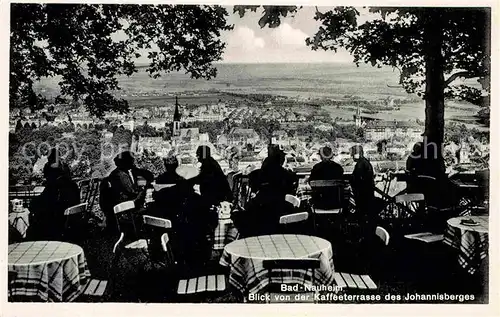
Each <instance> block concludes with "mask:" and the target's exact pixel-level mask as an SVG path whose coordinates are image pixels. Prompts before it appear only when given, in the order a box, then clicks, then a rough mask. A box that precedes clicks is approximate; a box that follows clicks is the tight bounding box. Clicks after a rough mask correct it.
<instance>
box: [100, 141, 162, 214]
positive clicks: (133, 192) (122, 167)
mask: <svg viewBox="0 0 500 317" xmlns="http://www.w3.org/2000/svg"><path fill="white" fill-rule="evenodd" d="M114 161H115V165H116V169H114V170H113V171H112V172H111V173H110V174H109V176H108V180H109V182H110V185H111V190H112V193H113V204H114V205H117V204H119V203H122V202H125V201H129V200H133V201H135V202H136V206H141V205H142V203H143V202H144V198H145V194H146V192H145V191H144V190H143V189H141V188H140V187H139V186H138V184H137V177H138V175H144V176H146V177H145V179H146V180H147V179H152V175H150V173H149V172H144V170H140V169H138V168H137V167H136V166H135V164H134V157H133V156H132V153H131V152H129V151H125V152H122V153H120V154H119V155H118V156H116V157H115V159H114Z"/></svg>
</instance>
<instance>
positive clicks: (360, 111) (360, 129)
mask: <svg viewBox="0 0 500 317" xmlns="http://www.w3.org/2000/svg"><path fill="white" fill-rule="evenodd" d="M200 95H201V96H200ZM228 95H229V97H234V98H232V99H231V98H227V96H228ZM215 96H217V95H215ZM132 97H138V96H132ZM142 97H146V96H142ZM147 97H151V96H147ZM153 97H154V96H153ZM163 97H165V96H163ZM167 97H168V98H164V99H161V101H160V100H157V101H155V104H154V105H151V104H147V102H146V104H142V105H141V103H140V102H131V109H130V112H129V113H127V114H119V113H108V114H106V116H105V118H102V119H98V118H93V117H91V116H90V115H89V114H88V112H87V111H86V110H85V109H84V107H82V106H79V105H70V104H67V105H61V104H53V105H49V106H47V107H45V109H43V110H38V111H34V112H32V113H26V112H21V111H20V110H18V109H13V110H11V115H10V130H11V132H17V131H20V130H22V129H24V130H27V129H28V130H31V131H36V130H37V129H39V128H50V127H53V128H57V129H58V130H59V132H60V133H61V136H60V138H61V139H74V138H75V135H78V134H79V133H85V132H88V131H90V130H98V131H99V133H100V140H98V141H99V142H105V141H106V140H107V141H110V140H112V139H113V136H115V135H116V134H117V131H130V137H131V140H130V148H131V149H132V150H133V151H134V152H136V153H137V154H138V155H143V154H144V153H146V154H147V156H148V157H151V156H154V157H155V158H158V159H159V158H161V157H164V156H166V155H167V153H169V152H170V151H171V150H175V151H176V153H177V154H178V156H179V161H180V162H181V164H195V163H196V159H195V157H194V152H195V149H196V147H198V146H199V145H202V144H205V145H209V146H210V147H211V148H212V150H213V153H214V157H215V158H216V159H217V160H219V162H220V164H221V166H222V167H223V168H224V169H227V168H228V162H227V160H226V157H227V155H228V150H229V149H231V148H237V149H238V151H239V153H240V161H239V168H240V169H242V170H243V169H246V168H258V167H260V164H261V161H262V160H263V159H264V158H265V157H266V156H267V144H269V143H273V144H278V145H280V146H282V147H283V149H284V150H285V152H286V153H287V159H286V164H287V165H288V166H289V167H291V168H295V167H301V166H309V167H310V166H312V165H313V164H314V163H315V162H317V161H318V160H319V156H318V149H319V148H320V147H321V146H323V145H324V144H326V143H329V144H332V145H333V146H334V147H335V148H336V154H337V155H336V158H335V160H336V161H338V162H339V163H341V164H342V165H344V166H345V167H346V169H347V170H348V169H349V168H351V167H352V160H351V158H350V156H349V148H350V147H351V146H353V145H354V144H357V143H362V144H364V147H365V151H366V155H367V157H368V158H369V159H370V160H371V161H372V162H373V163H374V166H375V168H376V170H377V171H379V172H384V171H388V170H402V169H404V168H405V160H406V157H407V155H408V154H409V153H410V151H411V148H412V146H413V144H414V143H415V142H417V141H419V140H421V139H422V133H423V129H424V127H423V122H421V121H419V120H406V121H398V120H390V121H386V120H381V119H380V118H376V117H374V116H372V114H373V113H376V112H378V111H388V110H390V109H394V110H396V109H397V108H398V107H399V106H400V105H401V104H402V103H404V102H405V101H404V100H403V101H401V100H394V99H392V98H385V99H383V100H378V101H374V102H366V101H363V100H359V99H357V98H355V97H351V96H346V98H345V100H343V101H342V102H340V101H337V106H339V105H341V106H342V107H344V108H347V110H346V111H347V112H348V113H349V112H350V113H351V115H350V116H349V117H346V116H344V117H335V118H332V116H331V115H330V113H329V112H328V111H326V110H324V108H323V107H321V106H320V105H321V104H322V103H325V101H324V100H323V101H321V100H319V99H318V100H310V99H309V100H299V99H297V98H285V97H269V96H267V95H244V96H243V97H242V96H241V95H237V94H233V95H230V94H226V95H225V97H226V98H219V99H218V100H217V98H215V97H214V96H213V95H211V98H208V99H205V100H206V101H208V102H207V103H204V104H203V103H200V102H199V100H200V98H201V100H203V93H196V92H186V93H182V94H179V95H178V96H174V95H172V94H169V95H168V96H167ZM193 97H195V98H196V99H192V98H193ZM146 100H147V98H146ZM193 100H196V101H197V102H192V101H193ZM162 101H166V102H164V104H163V105H159V103H161V102H162ZM327 102H329V103H330V104H331V103H332V101H331V100H330V101H327ZM333 104H335V102H333ZM370 109H371V110H370ZM455 126H456V127H460V126H459V125H455ZM461 128H462V129H463V127H461ZM451 131H453V130H451ZM468 131H469V137H467V136H466V134H463V137H460V138H458V139H457V138H456V137H454V138H453V137H452V139H453V140H450V142H448V143H447V150H448V152H449V153H450V155H448V156H449V158H448V161H449V163H450V165H451V164H454V165H456V164H470V163H474V162H481V161H482V160H484V159H485V157H487V155H488V153H489V141H488V137H487V135H486V134H484V133H480V132H479V131H474V130H470V129H469V130H468ZM451 133H453V132H451ZM459 134H460V133H459ZM460 135H461V134H460ZM114 140H115V142H116V138H115V139H114ZM24 141H29V139H28V140H24ZM24 141H22V142H24ZM451 141H453V142H451ZM82 142H86V141H85V140H83V141H82ZM128 142H129V141H126V143H128ZM14 143H15V142H14ZM80 143H81V142H78V144H80ZM457 151H459V152H460V155H456V154H455V153H457ZM143 156H144V155H143ZM457 157H459V159H457ZM37 159H38V160H39V161H40V162H39V163H38V164H36V163H33V165H34V166H35V165H36V166H40V164H41V162H43V160H44V159H45V158H44V157H39V158H37ZM81 163H82V162H76V161H75V162H73V164H81ZM105 165H106V167H101V172H100V173H98V174H105V173H106V172H108V169H110V168H111V166H110V165H111V164H105ZM153 165H154V164H153ZM160 165H161V164H160ZM11 166H15V164H14V165H12V164H11ZM85 166H88V167H89V168H88V170H87V171H86V172H85V173H90V174H93V175H94V176H95V171H94V170H93V169H94V168H95V166H96V165H95V164H94V163H93V162H87V163H86V164H85ZM85 173H84V174H85ZM82 176H85V175H82ZM101 176H104V175H101Z"/></svg>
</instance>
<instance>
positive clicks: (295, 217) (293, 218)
mask: <svg viewBox="0 0 500 317" xmlns="http://www.w3.org/2000/svg"><path fill="white" fill-rule="evenodd" d="M307 218H309V214H308V213H307V212H298V213H294V214H289V215H285V216H281V217H280V224H288V223H296V222H301V221H306V220H307Z"/></svg>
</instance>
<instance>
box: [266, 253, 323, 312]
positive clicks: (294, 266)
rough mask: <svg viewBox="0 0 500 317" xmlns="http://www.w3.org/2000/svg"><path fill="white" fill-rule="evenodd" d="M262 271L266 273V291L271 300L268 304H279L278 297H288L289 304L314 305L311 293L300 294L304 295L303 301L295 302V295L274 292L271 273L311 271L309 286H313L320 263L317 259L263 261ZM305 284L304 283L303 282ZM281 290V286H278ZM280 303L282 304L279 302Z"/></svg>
mask: <svg viewBox="0 0 500 317" xmlns="http://www.w3.org/2000/svg"><path fill="white" fill-rule="evenodd" d="M262 265H263V267H264V269H266V270H267V271H268V272H267V278H268V283H269V286H268V288H267V289H269V290H271V292H270V297H271V300H270V301H268V303H280V302H279V301H278V298H279V295H280V294H281V295H285V294H286V295H290V299H291V302H294V303H314V293H311V292H301V293H303V294H301V295H305V297H306V299H305V300H299V301H295V300H294V297H295V295H297V294H296V293H282V292H281V290H280V291H276V287H274V286H275V284H273V283H272V272H273V270H274V271H278V272H280V273H282V272H283V270H311V285H314V284H315V270H316V269H319V267H320V261H319V259H307V258H306V259H282V260H264V261H263V262H262ZM304 282H305V281H304ZM279 287H280V288H281V284H279ZM281 303H282V302H281Z"/></svg>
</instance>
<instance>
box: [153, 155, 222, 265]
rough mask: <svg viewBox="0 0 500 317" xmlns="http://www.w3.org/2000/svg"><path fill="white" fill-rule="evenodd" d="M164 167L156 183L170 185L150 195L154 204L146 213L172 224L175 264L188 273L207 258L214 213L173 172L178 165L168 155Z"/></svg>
mask: <svg viewBox="0 0 500 317" xmlns="http://www.w3.org/2000/svg"><path fill="white" fill-rule="evenodd" d="M164 164H165V173H163V174H161V175H160V176H158V178H157V179H156V183H157V184H168V185H172V186H169V187H166V188H163V189H161V190H159V191H158V192H155V193H154V194H153V197H154V203H153V204H152V206H151V208H150V210H149V211H148V212H150V213H151V215H153V216H157V217H160V218H166V219H169V220H170V221H171V222H172V228H173V230H172V231H171V233H169V236H170V238H171V241H172V247H173V252H174V254H175V257H176V259H177V261H178V262H179V263H180V264H181V265H182V266H185V267H188V269H189V270H193V269H200V268H201V267H202V266H203V264H204V262H206V261H208V260H209V258H210V255H211V250H212V243H211V241H210V240H209V239H207V235H213V233H214V230H215V228H216V226H217V223H218V222H217V218H218V217H217V213H216V212H215V211H212V210H211V209H210V208H208V207H207V205H205V204H204V202H203V200H202V197H200V195H198V194H196V193H195V191H194V189H193V186H192V184H191V183H190V182H189V181H187V180H186V179H184V178H183V177H182V176H180V175H178V174H177V173H176V169H177V167H178V166H179V162H178V160H177V158H176V157H175V156H174V155H173V154H172V153H171V154H169V155H168V156H167V157H166V158H165V160H164Z"/></svg>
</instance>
